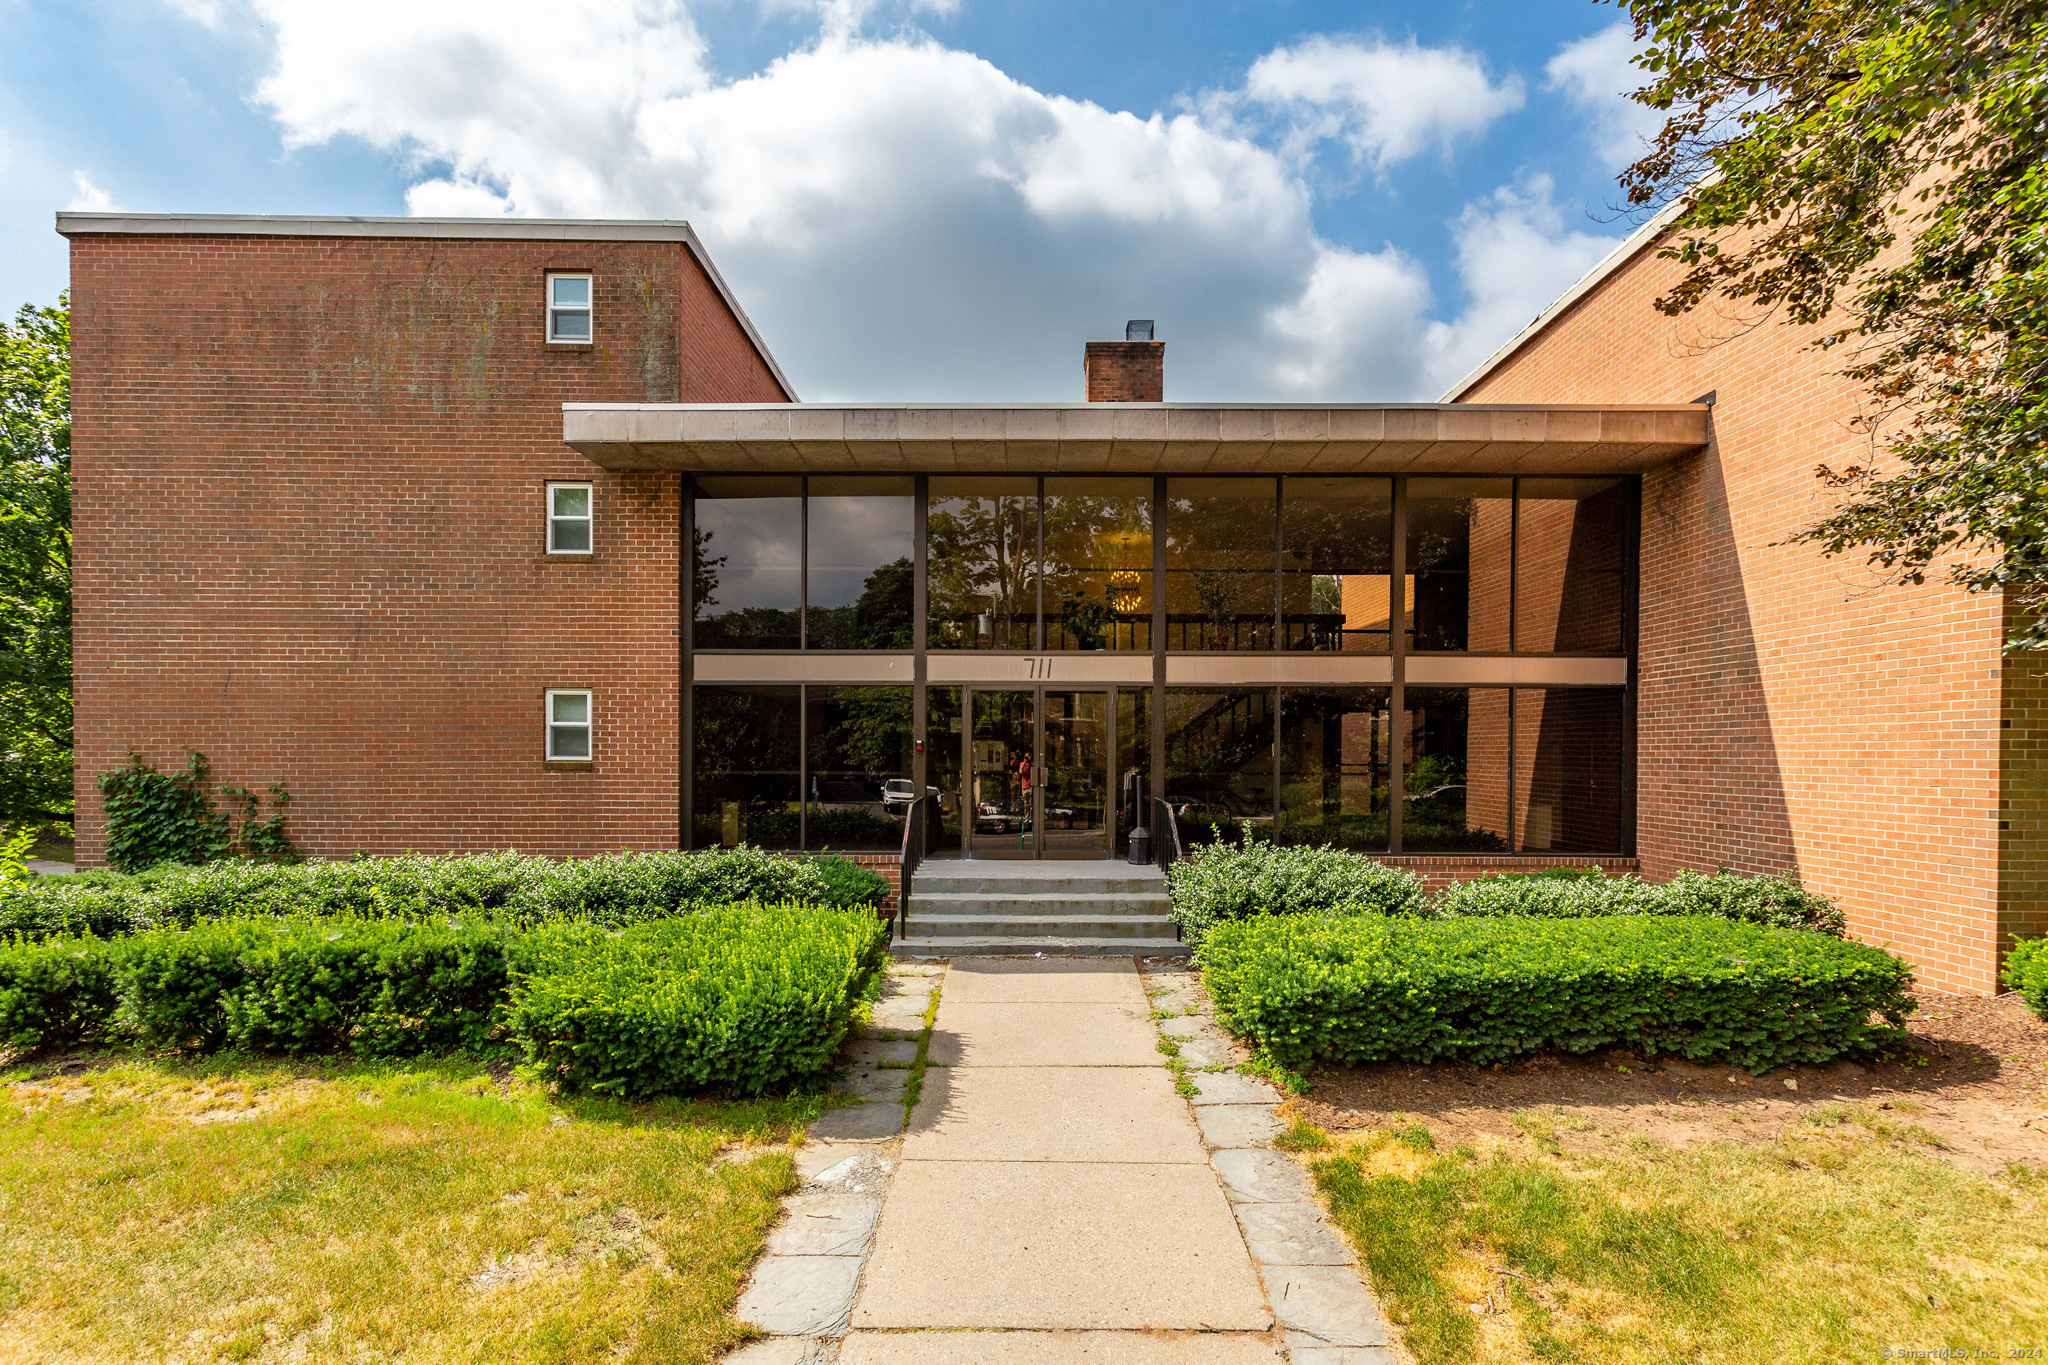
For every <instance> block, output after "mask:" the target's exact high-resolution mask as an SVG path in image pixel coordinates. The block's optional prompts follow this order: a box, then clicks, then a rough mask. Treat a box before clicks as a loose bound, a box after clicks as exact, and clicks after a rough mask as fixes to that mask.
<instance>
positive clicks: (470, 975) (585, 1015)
mask: <svg viewBox="0 0 2048 1365" xmlns="http://www.w3.org/2000/svg"><path fill="white" fill-rule="evenodd" d="M887 948H888V926H887V925H886V924H884V923H883V922H881V921H880V920H879V919H877V918H876V917H875V916H874V915H873V914H871V913H868V912H866V911H864V910H821V909H815V908H809V907H797V906H757V905H748V906H725V907H714V908H710V909H705V910H701V911H699V912H698V913H696V914H694V915H691V916H689V917H687V918H685V919H680V920H670V921H665V922H652V923H646V924H639V925H634V926H631V927H629V928H626V929H623V930H613V929H607V928H605V927H603V926H601V925H596V924H589V923H573V924H557V925H548V926H543V927H541V928H538V929H532V930H519V929H515V928H513V927H511V926H509V925H505V924H501V923H492V922H489V921H483V922H470V923H465V922H460V921H453V920H448V919H445V918H435V919H430V920H426V921H422V922H406V921H402V920H396V919H361V918H346V917H326V918H317V919H316V918H310V917H297V918H292V919H282V920H258V919H233V920H218V921H210V922H203V923H200V924H197V925H195V926H194V927H193V928H191V929H189V930H179V929H154V930H147V931H144V932H141V933H137V934H132V935H129V936H126V937H122V938H116V939H101V938H93V937H73V936H59V937H52V938H46V939H43V940H41V941H40V942H29V941H26V940H15V941H12V942H9V943H6V944H4V945H0V1044H4V1045H5V1046H6V1047H7V1048H9V1049H11V1050H16V1051H23V1050H29V1049H33V1048H38V1047H47V1046H52V1045H62V1044H71V1043H80V1042H110V1041H130V1042H134V1043H137V1044H140V1045H142V1046H145V1047H150V1048H172V1049H189V1050H197V1051H211V1050H216V1049H220V1048H236V1049H241V1050H247V1051H253V1052H281V1053H287V1054H299V1053H315V1052H340V1051H347V1052H354V1053H356V1054H357V1055H359V1056H368V1057H385V1056H399V1055H410V1054H417V1053H421V1052H430V1051H443V1050H450V1049H459V1048H472V1049H473V1048H478V1047H481V1046H483V1045H484V1044H486V1043H487V1042H489V1041H491V1040H492V1039H493V1038H502V1039H504V1040H507V1041H511V1042H516V1043H517V1044H519V1045H520V1046H521V1047H523V1048H524V1049H525V1051H526V1054H527V1057H528V1060H530V1061H533V1062H537V1063H539V1064H540V1065H541V1066H542V1067H543V1068H544V1069H545V1070H546V1071H547V1072H548V1074H550V1075H551V1076H553V1077H554V1078H556V1079H558V1080H559V1081H560V1082H561V1083H562V1084H563V1086H564V1087H565V1088H567V1089H571V1090H579V1089H589V1090H596V1091H600V1092H603V1093H608V1094H616V1095H621V1096H636V1095H648V1094H666V1093H687V1092H693V1091H699V1090H715V1091H719V1092H721V1093H728V1094H740V1095H751V1094H759V1093H761V1091H763V1090H765V1089H768V1088H770V1087H773V1086H777V1085H781V1084H784V1083H786V1082H789V1081H791V1080H795V1079H798V1078H801V1077H804V1076H808V1075H813V1074H816V1073H818V1072H820V1071H822V1070H824V1069H825V1068H826V1067H828V1066H829V1065H830V1063H831V1058H832V1056H833V1054H834V1053H835V1052H836V1051H837V1050H838V1048H839V1045H840V1044H841V1043H842V1042H843V1041H844V1039H845V1035H846V1029H847V1026H848V1023H849V1022H850V1020H851V1018H852V1015H853V1012H854V1010H855V1008H856V1007H857V1006H858V1005H859V1003H860V1002H861V1000H862V999H863V998H864V997H865V996H866V995H867V994H868V992H869V991H870V990H871V989H872V987H873V986H874V984H875V983H876V982H877V981H878V980H879V976H880V972H881V968H882V964H883V960H884V958H885V956H886V953H887Z"/></svg>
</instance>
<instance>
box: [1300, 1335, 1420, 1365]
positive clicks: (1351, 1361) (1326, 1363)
mask: <svg viewBox="0 0 2048 1365" xmlns="http://www.w3.org/2000/svg"><path fill="white" fill-rule="evenodd" d="M1288 1336H1289V1338H1290V1339H1295V1338H1300V1336H1301V1334H1300V1333H1297V1332H1290V1333H1288ZM1288 1357H1289V1358H1290V1359H1291V1360H1293V1362H1294V1365H1405V1362H1404V1361H1403V1359H1402V1357H1401V1354H1400V1353H1399V1352H1398V1351H1396V1350H1395V1349H1394V1348H1393V1347H1391V1346H1295V1347H1293V1348H1292V1349H1291V1350H1290V1351H1289V1352H1288Z"/></svg>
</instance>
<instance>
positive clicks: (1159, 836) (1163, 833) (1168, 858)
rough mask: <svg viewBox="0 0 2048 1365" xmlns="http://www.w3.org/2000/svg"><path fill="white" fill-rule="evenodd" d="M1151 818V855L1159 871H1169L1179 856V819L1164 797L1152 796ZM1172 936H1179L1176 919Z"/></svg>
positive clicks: (1178, 925) (1178, 859) (1178, 926)
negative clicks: (1175, 817)
mask: <svg viewBox="0 0 2048 1365" xmlns="http://www.w3.org/2000/svg"><path fill="white" fill-rule="evenodd" d="M1152 820H1153V825H1152V828H1153V830H1154V831H1155V832H1154V834H1153V835H1152V856H1153V858H1154V860H1155V861H1156V862H1157V863H1158V865H1159V870H1160V871H1161V872H1171V871H1172V870H1173V865H1174V864H1175V863H1177V862H1179V861H1180V856H1181V850H1180V821H1178V820H1176V819H1174V818H1173V807H1172V806H1170V805H1168V804H1167V803H1166V798H1165V797H1162V796H1155V797H1153V798H1152ZM1173 936H1174V938H1176V939H1178V938H1179V937H1180V924H1179V922H1178V921H1176V922H1175V923H1174V926H1173Z"/></svg>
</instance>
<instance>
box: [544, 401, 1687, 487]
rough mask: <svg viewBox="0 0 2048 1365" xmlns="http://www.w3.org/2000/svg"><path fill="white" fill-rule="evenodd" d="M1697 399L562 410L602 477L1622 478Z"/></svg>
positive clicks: (574, 442) (567, 431) (1654, 451)
mask: <svg viewBox="0 0 2048 1365" xmlns="http://www.w3.org/2000/svg"><path fill="white" fill-rule="evenodd" d="M1710 413H1711V409H1710V408H1708V407H1707V406H1706V405H1705V404H1701V403H1665V404H1613V405H1602V404H1507V403H1499V404H1496V403H1358V404H1341V405H1332V404H1316V403H1300V404H1265V403H936V404H935V403H782V404H772V403H739V404H730V403H564V404H563V405H562V439H563V440H564V441H565V442H567V443H568V444H569V445H571V446H573V447H574V448H575V449H577V450H578V451H581V452H582V453H583V454H584V455H586V456H587V457H589V458H590V459H591V460H592V461H593V462H595V463H596V464H598V465H601V466H603V467H604V468H606V469H618V470H629V469H660V470H685V471H691V472H702V473H805V472H813V473H845V472H898V473H901V472H906V471H916V472H931V473H953V472H958V473H990V474H995V473H1005V472H1016V473H1076V474H1118V473H1130V474H1152V473H1188V474H1255V473H1297V474H1351V473H1444V474H1625V473H1634V472H1636V471H1639V470H1642V469H1647V468H1650V467H1652V466H1654V465H1658V464H1662V463H1665V462H1666V461H1669V460H1673V459H1676V458H1678V457H1679V456H1681V455H1686V454H1689V453H1691V452H1693V451H1696V450H1699V449H1701V448H1702V447H1704V446H1705V445H1706V443H1707V440H1708V435H1709V425H1708V424H1709V417H1710Z"/></svg>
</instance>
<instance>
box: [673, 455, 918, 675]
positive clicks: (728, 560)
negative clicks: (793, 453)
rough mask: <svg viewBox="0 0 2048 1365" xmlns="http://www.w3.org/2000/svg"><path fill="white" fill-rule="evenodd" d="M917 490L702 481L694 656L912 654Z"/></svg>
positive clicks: (850, 481) (884, 483)
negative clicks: (712, 652)
mask: <svg viewBox="0 0 2048 1365" xmlns="http://www.w3.org/2000/svg"><path fill="white" fill-rule="evenodd" d="M914 489H915V484H914V483H913V481H912V480H911V479H910V478H908V477H875V476H861V477H848V478H827V477H813V478H808V479H806V478H801V477H780V476H777V477H764V478H755V477H750V476H740V477H727V476H723V475H716V476H714V475H706V476H703V477H701V478H699V479H698V480H697V489H696V538H695V545H694V546H693V550H692V553H693V561H694V562H693V571H694V580H693V581H694V583H695V593H694V597H695V601H694V603H693V611H694V614H695V622H696V624H695V628H694V631H693V642H694V646H695V647H696V648H698V649H736V650H750V651H751V650H784V649H801V648H804V647H806V646H808V647H809V648H811V649H895V650H903V649H910V648H911V647H912V639H911V635H912V624H913V613H914V610H915V602H916V596H915V590H916V583H915V569H914V568H913V564H914V546H913V544H912V540H913V526H914V519H915V516H916V498H915V496H914ZM807 494H808V496H807Z"/></svg>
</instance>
